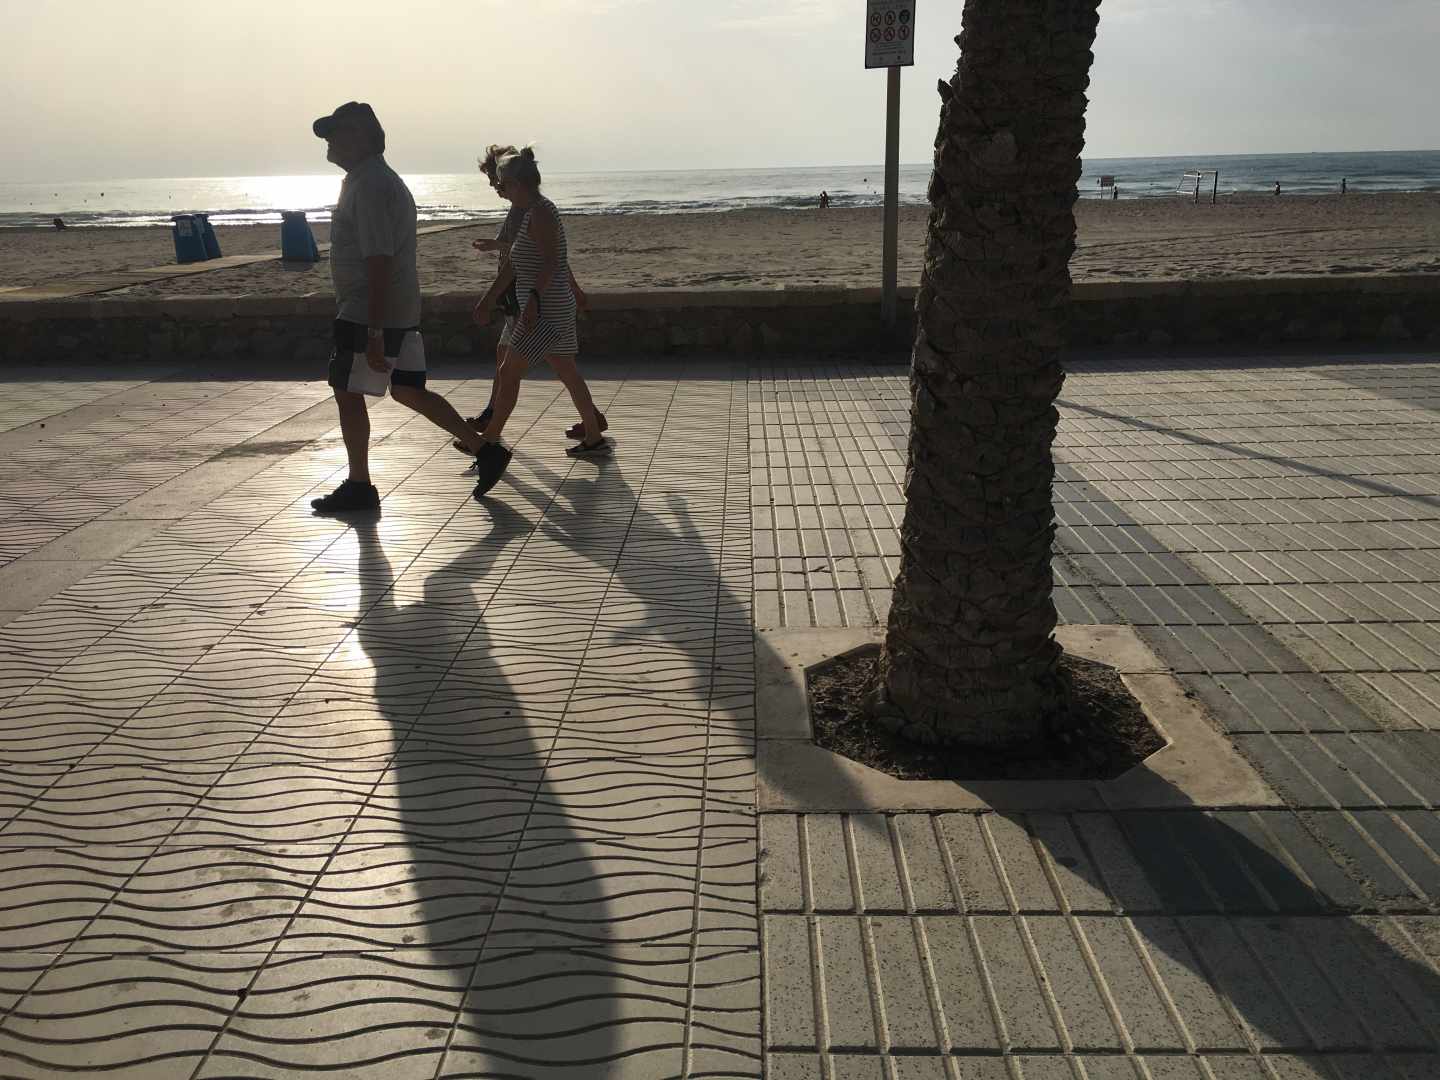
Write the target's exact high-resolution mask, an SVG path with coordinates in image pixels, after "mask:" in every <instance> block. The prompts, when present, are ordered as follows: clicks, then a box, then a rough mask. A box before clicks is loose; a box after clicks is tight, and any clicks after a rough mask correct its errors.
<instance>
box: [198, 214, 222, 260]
mask: <svg viewBox="0 0 1440 1080" xmlns="http://www.w3.org/2000/svg"><path fill="white" fill-rule="evenodd" d="M194 217H195V220H196V221H198V222H199V223H200V237H201V239H202V240H204V241H205V257H206V258H207V259H218V258H220V241H219V240H217V239H216V238H215V229H214V227H213V226H211V224H210V215H209V214H195V215H194Z"/></svg>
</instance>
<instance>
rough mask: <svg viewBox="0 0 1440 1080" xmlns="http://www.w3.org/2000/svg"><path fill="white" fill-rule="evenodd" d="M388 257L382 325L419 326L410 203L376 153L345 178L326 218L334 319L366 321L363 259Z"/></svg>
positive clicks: (406, 190) (401, 185) (407, 191)
mask: <svg viewBox="0 0 1440 1080" xmlns="http://www.w3.org/2000/svg"><path fill="white" fill-rule="evenodd" d="M372 255H389V256H390V288H389V289H388V290H387V291H386V294H385V323H384V324H385V326H390V327H406V326H418V325H419V324H420V275H419V273H418V271H417V270H416V268H415V199H414V198H413V197H412V196H411V194H410V189H409V188H407V187H406V186H405V181H403V180H401V179H400V176H399V174H398V173H396V172H395V170H394V169H392V168H390V166H389V165H387V164H386V163H385V159H384V157H382V156H381V155H379V154H376V155H375V156H374V157H371V158H366V159H365V160H364V161H362V162H361V163H360V164H359V165H357V166H355V168H353V169H351V170H350V171H349V172H348V173H346V174H345V182H344V183H343V184H341V185H340V199H339V201H338V202H337V203H336V204H335V213H334V215H333V216H332V217H331V219H330V277H331V280H333V281H334V283H335V301H336V303H337V305H338V307H339V312H338V314H339V317H340V318H342V319H348V320H349V321H350V322H355V323H360V324H361V325H365V324H367V323H368V322H369V317H370V311H369V278H368V276H367V274H366V270H365V260H366V259H367V258H369V257H370V256H372Z"/></svg>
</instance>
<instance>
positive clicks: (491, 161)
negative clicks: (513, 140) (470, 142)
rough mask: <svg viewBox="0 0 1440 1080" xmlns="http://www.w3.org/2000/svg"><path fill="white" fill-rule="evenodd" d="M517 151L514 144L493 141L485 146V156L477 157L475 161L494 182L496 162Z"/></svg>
mask: <svg viewBox="0 0 1440 1080" xmlns="http://www.w3.org/2000/svg"><path fill="white" fill-rule="evenodd" d="M516 152H517V151H516V149H515V147H513V146H502V145H501V144H499V143H491V144H490V145H489V146H487V147H486V148H485V156H484V157H478V158H476V159H475V162H476V164H478V165H479V166H480V171H481V172H482V173H484V174H485V175H486V176H488V177H489V178H490V182H491V183H492V184H493V183H494V182H495V165H496V163H497V162H498V161H499V160H500V159H501V158H502V157H505V156H506V155H508V154H514V153H516Z"/></svg>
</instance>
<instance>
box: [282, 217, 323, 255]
mask: <svg viewBox="0 0 1440 1080" xmlns="http://www.w3.org/2000/svg"><path fill="white" fill-rule="evenodd" d="M280 258H282V259H285V260H293V261H295V262H319V261H320V248H319V247H317V246H316V244H315V234H314V233H313V232H312V231H311V230H310V222H308V221H306V220H305V211H304V210H281V211H280Z"/></svg>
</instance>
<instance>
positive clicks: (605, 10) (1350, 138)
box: [0, 0, 1440, 181]
mask: <svg viewBox="0 0 1440 1080" xmlns="http://www.w3.org/2000/svg"><path fill="white" fill-rule="evenodd" d="M962 6H963V4H962V2H961V0H917V11H916V64H915V66H914V67H913V68H909V69H906V70H905V72H904V76H903V82H902V94H901V145H900V156H901V160H902V161H904V162H907V163H925V162H927V161H928V160H929V159H930V156H931V146H932V144H933V141H934V137H935V129H936V121H937V118H938V110H939V98H938V95H937V94H936V91H935V83H936V81H937V80H939V79H947V78H949V77H950V75H951V74H952V73H953V71H954V67H955V60H956V55H957V50H956V46H955V43H954V40H953V39H954V36H955V34H957V33H958V32H959V29H960V12H961V9H962ZM864 19H865V2H864V0H763V2H762V0H448V2H439V0H406V2H403V3H397V2H395V0H386V2H374V0H349V2H345V3H341V2H337V0H287V2H278V0H249V2H246V3H243V4H239V3H227V2H221V0H189V2H187V3H175V2H167V3H162V2H155V0H123V2H116V0H104V2H100V0H0V36H3V38H4V39H5V41H6V46H7V47H6V58H7V63H6V64H5V65H4V66H3V67H0V101H3V102H5V106H4V109H3V111H0V140H3V143H0V145H3V146H4V147H5V151H4V153H3V154H0V181H43V180H83V179H97V178H112V177H113V178H120V177H154V176H222V175H262V174H289V173H318V172H325V171H327V170H328V169H329V168H330V167H329V166H328V165H326V163H325V161H324V149H323V144H321V143H320V142H319V140H317V139H315V138H314V137H313V136H312V135H311V134H310V122H311V120H312V119H313V118H314V117H316V116H318V115H320V114H322V113H327V112H329V111H330V110H331V109H332V108H334V106H336V105H338V104H339V103H341V102H343V101H347V100H350V99H359V100H363V101H369V102H370V103H371V104H373V105H374V107H375V109H376V111H377V113H378V114H379V116H380V119H381V121H382V122H383V123H384V125H385V128H386V131H387V133H388V139H389V152H388V154H387V156H388V158H389V159H390V161H391V163H392V164H393V165H395V166H396V167H397V168H399V169H401V170H402V171H405V172H467V171H469V170H470V169H472V168H473V167H474V161H475V156H476V154H477V153H478V152H480V151H481V150H482V149H483V147H484V146H485V144H487V143H490V142H533V143H534V144H535V145H536V147H537V155H538V156H539V159H540V161H541V164H542V166H543V167H545V168H548V169H552V170H556V171H577V170H587V171H588V170H627V169H636V170H651V169H688V168H726V167H730V168H764V167H781V166H803V165H844V164H871V163H875V162H878V161H880V160H882V158H883V152H884V125H885V74H884V72H883V71H867V70H865V69H864V66H863V54H862V52H863V51H862V45H863V34H864ZM1437 40H1440V2H1437V0H1103V2H1102V4H1101V7H1100V31H1099V36H1098V37H1097V39H1096V44H1095V64H1094V68H1093V71H1092V86H1091V91H1090V107H1089V112H1088V123H1089V128H1088V137H1087V148H1086V156H1087V157H1130V156H1163V155H1200V154H1222V153H1247V154H1249V153H1290V152H1304V151H1309V150H1385V149H1391V150H1423V149H1437V148H1440V108H1437V105H1436V103H1437V102H1440V63H1437V62H1436V60H1435V42H1436V41H1437Z"/></svg>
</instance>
